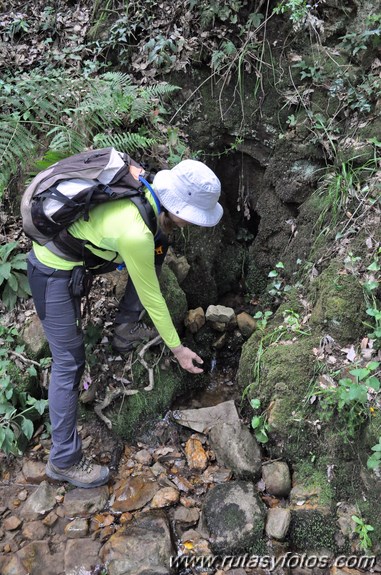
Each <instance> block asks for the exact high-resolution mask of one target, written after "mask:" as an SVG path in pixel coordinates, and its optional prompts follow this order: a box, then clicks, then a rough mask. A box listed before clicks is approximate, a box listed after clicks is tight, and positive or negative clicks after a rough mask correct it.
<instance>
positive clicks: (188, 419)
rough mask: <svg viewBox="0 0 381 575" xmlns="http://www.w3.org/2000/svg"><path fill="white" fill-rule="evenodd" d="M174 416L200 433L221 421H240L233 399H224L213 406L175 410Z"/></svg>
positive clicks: (179, 421)
mask: <svg viewBox="0 0 381 575" xmlns="http://www.w3.org/2000/svg"><path fill="white" fill-rule="evenodd" d="M173 417H174V419H175V420H176V422H177V423H179V424H180V425H184V426H185V427H190V428H191V429H193V430H194V431H198V432H200V433H204V432H205V431H206V430H208V429H210V428H211V427H212V426H213V425H216V424H217V423H219V422H225V423H234V422H235V421H239V415H238V412H237V408H236V406H235V403H234V401H233V400H230V401H224V402H223V403H219V404H218V405H214V406H212V407H202V408H200V409H184V410H182V411H174V412H173Z"/></svg>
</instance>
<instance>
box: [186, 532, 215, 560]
mask: <svg viewBox="0 0 381 575" xmlns="http://www.w3.org/2000/svg"><path fill="white" fill-rule="evenodd" d="M181 550H182V552H183V553H184V554H189V553H192V555H211V554H212V552H211V549H210V545H209V542H208V541H207V540H206V539H204V538H203V536H202V535H201V533H199V532H198V531H196V530H195V529H188V531H184V533H183V534H182V536H181Z"/></svg>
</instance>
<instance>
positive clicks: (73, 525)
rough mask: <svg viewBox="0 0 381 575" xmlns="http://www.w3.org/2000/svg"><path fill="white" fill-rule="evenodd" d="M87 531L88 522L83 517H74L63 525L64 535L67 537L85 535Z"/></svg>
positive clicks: (75, 537)
mask: <svg viewBox="0 0 381 575" xmlns="http://www.w3.org/2000/svg"><path fill="white" fill-rule="evenodd" d="M88 531H89V523H88V520H87V519H85V518H84V517H76V518H75V519H74V521H70V523H68V524H67V525H66V526H65V535H66V537H68V538H69V539H80V538H81V537H86V535H87V533H88Z"/></svg>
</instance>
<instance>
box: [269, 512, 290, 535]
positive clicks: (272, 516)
mask: <svg viewBox="0 0 381 575" xmlns="http://www.w3.org/2000/svg"><path fill="white" fill-rule="evenodd" d="M290 521H291V511H290V510H289V509H283V508H282V507H274V508H273V509H269V510H268V511H267V521H266V534H267V536H268V537H273V538H274V539H278V540H279V541H283V540H284V539H285V538H286V535H287V531H288V529H289V527H290Z"/></svg>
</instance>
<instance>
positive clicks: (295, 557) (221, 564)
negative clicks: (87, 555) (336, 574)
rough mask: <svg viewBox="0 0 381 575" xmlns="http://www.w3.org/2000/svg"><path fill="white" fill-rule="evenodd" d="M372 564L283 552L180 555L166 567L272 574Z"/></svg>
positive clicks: (365, 558)
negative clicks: (279, 569) (261, 571)
mask: <svg viewBox="0 0 381 575" xmlns="http://www.w3.org/2000/svg"><path fill="white" fill-rule="evenodd" d="M375 564H376V556H375V555H362V556H357V555H339V556H338V557H334V558H332V557H329V556H328V555H306V554H302V555H299V554H297V553H285V554H284V555H280V556H279V557H275V556H273V555H249V554H246V555H182V556H181V557H171V559H170V566H171V567H172V568H178V569H190V568H203V569H225V570H226V569H227V568H228V569H237V568H239V567H240V568H242V569H255V568H258V569H267V570H268V571H275V569H278V568H283V569H285V568H288V569H295V568H296V567H299V568H300V567H303V568H307V569H316V568H319V569H326V568H328V567H337V568H340V569H341V568H343V567H346V568H348V569H363V570H369V569H372V568H373V567H374V566H375Z"/></svg>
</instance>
